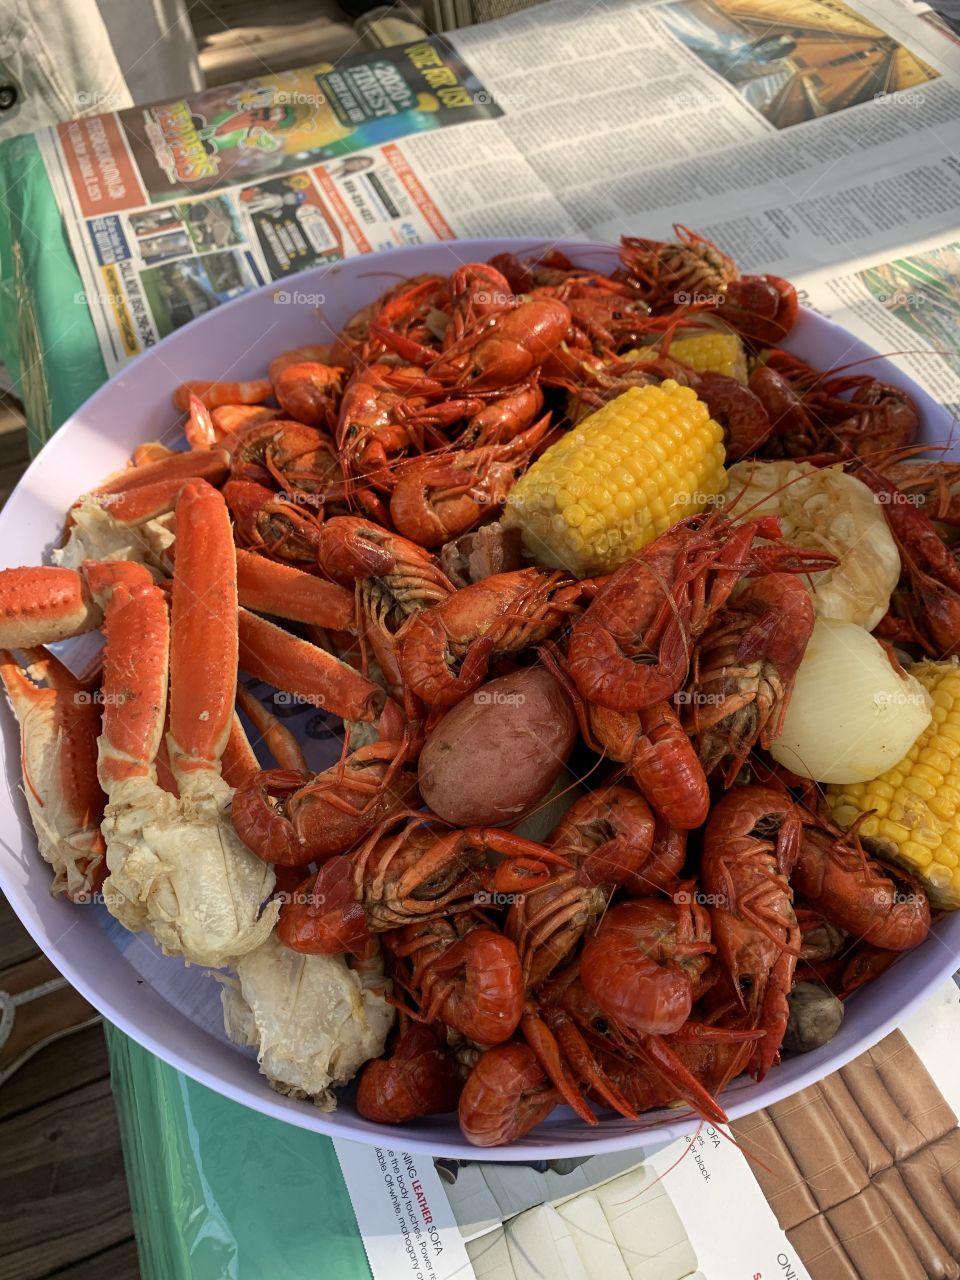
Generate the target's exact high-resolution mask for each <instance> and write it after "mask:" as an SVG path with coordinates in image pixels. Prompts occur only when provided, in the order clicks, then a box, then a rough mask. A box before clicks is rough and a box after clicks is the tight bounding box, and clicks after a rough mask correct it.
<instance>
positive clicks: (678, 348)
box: [624, 333, 747, 384]
mask: <svg viewBox="0 0 960 1280" xmlns="http://www.w3.org/2000/svg"><path fill="white" fill-rule="evenodd" d="M659 354H660V346H659V343H657V344H655V345H653V346H650V347H637V348H635V349H634V350H633V351H628V352H627V354H626V355H625V356H624V359H625V360H655V359H656V358H657V356H658V355H659ZM667 355H668V357H669V358H670V359H671V360H679V362H680V363H681V364H685V365H688V366H689V367H690V368H691V369H695V370H696V371H697V373H722V374H725V375H726V376H727V377H728V378H735V379H736V381H737V382H742V383H744V384H746V382H747V354H746V352H745V351H744V349H743V343H742V342H741V341H740V339H739V337H738V336H737V335H736V334H735V333H703V334H697V336H696V337H695V338H674V339H673V340H672V341H671V342H670V344H669V346H668V347H667Z"/></svg>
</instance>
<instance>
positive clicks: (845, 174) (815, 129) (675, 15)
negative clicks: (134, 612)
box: [40, 0, 960, 404]
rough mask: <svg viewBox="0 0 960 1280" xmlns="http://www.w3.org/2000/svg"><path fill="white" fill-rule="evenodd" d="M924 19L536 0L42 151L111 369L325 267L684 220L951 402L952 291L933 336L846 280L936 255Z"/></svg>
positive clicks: (839, 2) (837, 10) (951, 210)
mask: <svg viewBox="0 0 960 1280" xmlns="http://www.w3.org/2000/svg"><path fill="white" fill-rule="evenodd" d="M918 9H919V11H917V10H918ZM929 18H930V14H929V13H927V12H925V11H923V6H916V5H912V4H906V3H900V2H898V0H870V3H869V4H868V3H865V2H858V3H846V0H666V2H664V0H656V2H654V0H648V2H647V3H637V2H636V0H605V3H604V4H603V5H597V6H593V7H590V8H588V9H586V10H585V9H584V6H582V5H580V4H578V3H575V2H574V0H554V2H553V3H548V4H543V5H540V6H538V7H537V8H536V9H534V10H528V11H525V12H523V13H519V14H516V15H514V16H512V17H510V18H506V19H503V20H501V21H499V22H492V23H485V24H481V25H479V26H476V27H468V28H464V29H463V30H460V31H457V32H456V33H454V34H453V35H452V36H449V37H446V38H441V37H433V38H431V39H424V40H422V41H418V42H416V43H414V44H412V45H407V46H402V47H400V48H398V49H395V50H387V51H381V52H380V53H376V54H372V53H368V54H360V55H356V56H353V57H350V58H346V59H341V60H340V62H338V63H337V64H336V66H333V65H332V64H322V65H320V66H316V67H310V68H305V69H302V70H299V71H293V72H287V73H284V74H283V75H280V76H266V77H257V78H256V79H254V80H251V81H247V82H244V83H242V84H238V85H233V86H226V87H222V88H218V89H213V90H208V91H206V92H204V93H200V94H196V95H193V96H192V97H190V98H185V99H181V100H179V101H177V102H173V103H166V104H160V105H157V106H153V107H147V108H132V109H130V110H128V111H123V112H119V113H116V114H108V115H103V116H98V117H90V118H86V119H84V120H80V121H74V122H72V123H70V124H67V125H63V126H61V127H60V128H59V129H57V130H48V131H45V132H44V133H43V134H42V135H40V140H41V147H42V151H43V154H44V158H45V161H46V164H47V168H48V171H49V173H50V176H51V180H52V182H53V184H54V188H55V191H56V193H57V196H58V200H59V202H60V204H61V207H62V208H63V210H64V214H65V218H66V221H67V224H68V227H69V231H70V236H71V243H72V245H73V248H74V250H75V253H76V256H77V259H78V262H79V264H80V270H81V275H82V278H83V283H84V291H85V292H84V295H83V296H82V297H81V298H78V301H79V302H84V301H85V302H86V303H87V305H88V306H89V308H90V311H91V315H92V316H93V318H94V322H95V325H96V329H97V333H98V337H99V339H100V343H101V348H102V350H103V353H104V358H105V361H106V363H107V367H108V370H109V371H111V372H113V371H114V370H115V369H117V368H118V367H119V366H120V364H122V362H123V361H124V360H125V359H127V358H128V357H129V356H131V355H134V354H136V353H137V352H138V351H141V350H143V349H144V348H145V347H147V346H149V345H151V344H152V343H153V342H155V341H156V340H157V339H158V338H159V337H162V336H164V335H165V334H166V333H169V332H170V331H171V330H172V329H174V328H177V327H178V326H179V325H181V324H183V323H186V322H187V321H188V320H190V319H192V318H193V317H194V316H195V315H198V314H200V313H202V312H204V311H207V310H209V309H211V308H212V307H215V306H217V305H218V304H219V303H221V302H223V301H225V300H227V299H228V298H231V297H235V296H237V295H238V294H240V293H242V292H244V291H246V290H248V289H250V288H253V287H255V286H257V285H259V284H263V283H265V282H268V281H277V280H282V279H283V278H284V277H286V276H288V275H290V274H292V273H294V272H296V271H299V270H301V269H303V268H305V267H311V266H321V267H322V266H324V265H327V264H330V263H333V262H335V261H337V260H339V259H340V258H342V257H344V256H348V255H352V254H357V253H369V252H371V251H374V250H378V249H383V248H390V247H393V246H398V245H403V244H409V243H417V242H421V241H427V240H431V239H450V238H455V237H458V238H465V237H484V236H490V237H495V236H511V235H517V236H533V237H537V238H540V237H542V238H543V239H544V241H545V242H546V243H549V242H550V241H552V240H555V239H564V238H566V239H584V238H587V239H592V240H599V241H603V242H613V243H615V242H616V241H617V240H618V239H619V237H620V236H621V235H623V234H626V233H629V234H639V235H646V236H650V237H658V238H667V237H669V236H670V235H671V234H672V231H671V228H672V225H673V224H674V223H680V224H683V225H688V226H692V227H694V228H696V229H697V230H698V231H700V232H701V233H702V234H704V235H707V236H709V237H711V238H713V239H715V240H716V241H717V242H718V243H719V244H720V245H721V247H722V248H724V249H725V250H727V251H728V252H729V253H731V254H732V255H733V256H734V258H735V259H736V260H737V262H738V263H739V264H740V266H741V268H742V269H743V270H745V271H772V272H775V273H777V274H780V275H783V276H786V277H789V278H790V279H792V280H795V281H796V282H797V283H798V284H799V285H800V287H801V288H802V289H803V290H804V294H803V296H804V300H805V301H808V302H809V303H810V304H811V305H813V306H814V307H817V308H818V309H820V310H822V311H824V312H825V313H826V314H829V315H832V316H834V317H835V318H836V319H838V320H840V321H841V322H842V323H848V322H849V323H850V327H851V328H852V329H853V330H854V332H856V333H857V335H858V336H861V337H864V338H866V339H867V340H869V341H872V342H876V343H880V338H881V336H882V335H887V334H889V335H891V337H892V336H893V334H894V330H895V329H896V334H895V336H896V342H895V343H892V342H891V341H884V342H883V343H882V344H880V345H881V349H883V350H895V351H899V352H907V351H910V350H911V349H914V348H915V349H923V350H924V351H926V350H928V349H933V348H932V347H930V346H929V344H931V343H933V344H934V346H935V347H937V349H938V350H939V351H940V352H941V354H940V355H933V356H929V357H928V356H915V357H910V358H909V359H908V357H907V356H906V355H904V356H903V357H902V364H903V367H904V368H905V369H906V370H907V371H908V372H910V373H911V374H912V375H913V376H914V377H916V378H917V379H918V381H920V382H921V384H922V385H924V386H925V387H926V388H927V389H928V390H930V391H931V392H932V393H933V394H934V395H937V396H939V397H940V398H941V399H943V400H944V401H945V402H946V403H948V404H954V403H956V402H957V400H958V392H957V386H956V378H957V373H956V369H955V367H954V366H952V365H951V363H950V360H949V358H947V356H946V355H944V352H946V351H947V350H948V349H947V348H946V347H945V346H940V345H939V344H941V343H942V342H943V339H944V334H945V333H947V332H948V331H949V332H953V330H954V328H955V324H956V312H955V310H952V315H953V317H954V318H953V320H951V321H950V323H949V324H948V323H947V321H946V320H945V319H944V318H943V317H945V316H946V315H948V314H950V313H951V309H952V308H953V307H954V299H953V298H952V296H951V297H945V296H944V295H945V294H948V293H949V291H948V290H943V289H940V290H938V291H937V308H938V314H939V315H940V317H941V320H940V322H939V323H932V324H927V323H926V322H924V324H923V325H920V326H919V327H918V325H917V323H916V313H917V311H918V310H922V308H918V307H917V306H914V307H913V318H914V323H912V324H910V323H907V322H906V321H903V320H902V317H895V319H897V318H899V319H900V320H901V325H900V327H898V326H897V325H896V324H895V323H891V319H890V312H891V308H890V306H889V305H888V302H887V300H886V295H884V297H883V298H882V299H881V298H878V297H877V296H876V292H875V291H871V290H870V288H869V287H867V285H866V284H865V283H864V281H862V280H859V281H854V280H852V279H849V280H848V277H851V272H850V271H849V270H848V268H847V264H848V263H853V262H857V263H858V264H861V265H858V266H857V268H856V269H855V270H854V272H853V275H856V272H858V271H860V270H866V271H870V270H881V271H884V272H893V273H894V274H896V273H897V272H899V271H901V268H899V267H894V266H892V265H891V264H894V263H899V262H903V261H905V260H907V259H910V258H914V257H916V256H917V255H918V254H921V255H922V254H925V253H928V252H930V251H932V249H934V248H936V245H937V244H938V243H939V245H940V247H941V249H942V252H943V253H944V254H946V255H947V257H946V258H945V259H944V260H943V261H942V262H940V267H943V269H944V270H946V269H947V264H948V260H949V253H950V249H949V246H950V244H951V243H952V241H953V239H954V238H955V237H954V236H953V230H954V223H955V221H956V209H957V207H958V205H960V161H958V159H957V156H956V154H955V151H954V150H953V140H954V139H955V137H956V136H957V133H958V129H960V46H958V44H957V42H956V41H955V39H954V38H953V37H952V34H951V33H950V32H949V30H948V29H947V28H946V27H945V26H943V25H942V24H936V23H933V22H931V21H929ZM937 261H939V260H937ZM936 269H937V270H939V269H940V268H939V267H937V268H936ZM808 277H809V278H808ZM841 280H846V281H848V282H847V283H846V284H840V283H838V282H839V281H841ZM831 281H832V282H833V283H829V282H831ZM838 290H839V292H838ZM851 290H853V291H857V290H860V292H861V294H862V296H860V297H859V298H858V305H856V306H854V305H853V303H852V296H851V293H850V291H851ZM905 292H907V293H910V292H913V293H916V290H913V291H911V290H906V291H905ZM884 313H887V314H886V315H885V314H884ZM951 326H952V327H951ZM908 330H909V333H908V332H907V331H908Z"/></svg>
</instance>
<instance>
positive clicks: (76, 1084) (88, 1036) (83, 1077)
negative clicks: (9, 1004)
mask: <svg viewBox="0 0 960 1280" xmlns="http://www.w3.org/2000/svg"><path fill="white" fill-rule="evenodd" d="M0 985H2V984H0ZM109 1074H110V1063H109V1061H108V1059H107V1046H106V1043H105V1041H104V1038H103V1028H102V1027H100V1026H96V1027H85V1028H84V1029H83V1030H82V1031H77V1032H75V1033H74V1034H73V1035H69V1036H65V1037H64V1038H63V1039H62V1040H57V1041H56V1042H55V1043H54V1044H49V1045H47V1047H46V1048H45V1049H41V1050H40V1051H39V1052H38V1053H37V1054H35V1055H34V1056H33V1057H32V1058H31V1059H30V1060H29V1061H28V1062H26V1063H25V1064H24V1065H23V1066H22V1067H21V1068H20V1070H19V1071H18V1072H17V1073H16V1074H15V1075H14V1076H12V1077H11V1078H10V1079H9V1080H8V1081H7V1083H6V1084H5V1085H4V1086H3V1088H2V1089H0V1121H4V1120H7V1119H8V1118H10V1117H11V1116H16V1115H19V1114H20V1113H21V1112H22V1111H28V1110H29V1109H30V1108H31V1107H36V1106H40V1105H41V1104H43V1103H45V1102H52V1101H54V1100H55V1099H56V1098H62V1097H63V1096H64V1094H67V1093H70V1092H71V1090H73V1089H78V1088H82V1087H83V1086H84V1085H88V1084H93V1083H95V1082H96V1081H97V1080H105V1079H106V1078H107V1077H108V1076H109ZM2 1134H3V1129H2V1127H0V1136H2Z"/></svg>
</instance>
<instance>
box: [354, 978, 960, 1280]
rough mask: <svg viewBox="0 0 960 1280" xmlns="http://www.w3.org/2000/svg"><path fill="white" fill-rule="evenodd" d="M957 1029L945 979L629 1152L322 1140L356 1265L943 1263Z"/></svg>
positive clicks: (953, 1243) (487, 1277)
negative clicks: (339, 1174)
mask: <svg viewBox="0 0 960 1280" xmlns="http://www.w3.org/2000/svg"><path fill="white" fill-rule="evenodd" d="M958 1031H960V1004H958V991H957V987H956V985H955V984H954V983H953V982H950V983H947V984H946V985H944V986H943V987H942V988H941V989H940V990H939V991H938V992H936V993H935V994H934V995H933V996H931V997H930V998H929V1000H927V1001H925V1002H924V1003H923V1004H922V1005H921V1006H920V1007H919V1009H918V1010H917V1011H916V1012H915V1013H913V1014H912V1015H910V1017H908V1018H907V1019H906V1020H905V1021H904V1023H903V1025H902V1027H901V1028H900V1030H898V1031H894V1032H892V1033H891V1034H890V1035H889V1036H887V1037H886V1038H885V1039H884V1040H882V1041H881V1042H880V1043H879V1044H878V1045H877V1046H875V1047H874V1048H873V1049H870V1050H868V1051H867V1052H866V1053H864V1054H862V1055H861V1056H860V1057H859V1058H856V1059H854V1061H853V1062H851V1063H849V1064H848V1065H847V1066H846V1067H843V1068H841V1069H840V1070H839V1071H837V1072H835V1073H833V1074H832V1075H830V1076H827V1077H826V1078H825V1079H824V1080H822V1081H820V1082H819V1083H818V1084H816V1085H812V1086H810V1087H808V1088H807V1089H804V1090H802V1091H801V1092H800V1093H798V1094H795V1095H793V1097H791V1098H786V1099H784V1100H783V1101H782V1102H779V1103H775V1104H774V1105H773V1106H771V1107H770V1108H768V1109H767V1110H765V1111H760V1112H758V1113H756V1114H755V1115H753V1116H749V1117H747V1118H746V1119H744V1120H742V1121H739V1122H737V1123H736V1124H734V1125H733V1126H732V1127H731V1129H730V1131H727V1130H726V1129H724V1130H722V1131H721V1130H717V1129H713V1128H711V1127H709V1126H706V1125H704V1126H701V1127H700V1128H699V1129H697V1130H696V1131H695V1132H692V1133H691V1134H690V1135H689V1136H688V1137H686V1138H681V1139H678V1140H677V1141H676V1142H672V1143H670V1144H669V1145H668V1146H662V1145H661V1146H660V1147H659V1148H652V1149H648V1150H647V1151H644V1150H642V1149H639V1148H638V1149H636V1150H633V1151H628V1152H623V1153H620V1154H616V1155H600V1156H589V1157H587V1158H585V1159H573V1160H558V1161H538V1160H531V1161H530V1162H528V1163H525V1164H492V1163H484V1162H483V1160H482V1153H481V1152H478V1153H477V1154H478V1157H481V1158H480V1159H478V1160H477V1161H458V1160H449V1159H443V1158H438V1159H435V1160H432V1161H431V1159H430V1157H429V1156H424V1155H410V1154H408V1153H403V1152H395V1151H385V1150H381V1149H378V1148H373V1147H364V1146H361V1145H360V1144H358V1143H353V1142H340V1141H337V1142H335V1144H334V1145H335V1146H336V1149H337V1155H338V1157H339V1159H340V1164H341V1168H342V1169H343V1173H344V1177H345V1179H346V1182H347V1187H348V1189H349V1191H350V1195H351V1198H352V1200H353V1205H354V1211H355V1213H356V1215H357V1222H358V1224H359V1226H360V1229H361V1232H362V1233H363V1237H364V1245H365V1247H366V1249H367V1254H368V1258H369V1261H370V1266H371V1270H372V1272H373V1275H374V1280H395V1278H396V1277H398V1276H401V1275H410V1276H411V1277H421V1280H422V1278H424V1277H428V1278H429V1280H453V1277H456V1278H457V1280H470V1278H471V1277H476V1278H477V1280H705V1278H706V1277H709V1280H745V1278H747V1280H775V1278H777V1277H779V1280H856V1278H857V1277H858V1276H869V1277H876V1276H885V1275H891V1276H892V1275H897V1276H903V1277H907V1276H910V1277H917V1278H918V1280H919V1277H922V1276H931V1275H939V1276H947V1275H953V1274H955V1273H956V1268H957V1261H958V1260H960V1225H958V1224H960V1212H958V1210H960V1191H958V1187H957V1183H956V1177H955V1170H956V1167H957V1162H958V1159H960V1128H958V1116H960V1076H958V1074H957V1072H956V1068H955V1061H954V1054H953V1051H952V1045H953V1044H955V1042H956V1036H957V1033H958ZM731 1205H735V1206H736V1212H733V1213H732V1212H731ZM458 1234H459V1237H460V1240H459V1246H460V1247H459V1248H458V1247H456V1245H457V1243H458V1242H457V1240H456V1236H457V1235H458ZM431 1236H433V1237H434V1239H433V1243H431Z"/></svg>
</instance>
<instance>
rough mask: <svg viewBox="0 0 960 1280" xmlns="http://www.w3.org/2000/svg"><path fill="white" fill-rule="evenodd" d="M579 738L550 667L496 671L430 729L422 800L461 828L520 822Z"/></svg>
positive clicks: (422, 772) (570, 709)
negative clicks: (498, 673) (494, 676)
mask: <svg viewBox="0 0 960 1280" xmlns="http://www.w3.org/2000/svg"><path fill="white" fill-rule="evenodd" d="M576 738H577V719H576V716H575V714H574V710H573V707H572V706H571V704H570V699H569V698H568V697H567V695H566V693H565V692H564V691H563V689H562V688H561V686H560V685H559V684H558V683H557V681H556V680H555V679H554V678H553V676H552V675H551V674H550V672H549V671H547V670H546V669H545V668H544V667H525V668H523V669H522V670H520V671H515V672H513V673H512V674H511V675H507V676H499V677H498V678H497V679H496V680H490V681H488V682H487V683H486V684H485V685H483V686H481V688H479V689H477V690H475V692H474V693H472V694H470V695H469V696H468V697H466V698H464V700H463V701H462V702H458V703H457V705H456V706H455V707H453V708H451V710H450V711H448V712H447V714H446V715H445V716H444V717H443V719H442V720H441V721H440V722H439V724H437V725H436V726H435V727H434V728H433V729H432V730H431V731H430V733H429V734H428V735H427V741H426V744H425V745H424V748H423V751H422V753H421V755H420V791H421V794H422V795H423V799H424V803H425V804H427V805H428V807H429V808H430V809H432V810H433V812H434V813H436V814H438V815H439V817H441V818H445V819H446V820H447V822H452V823H454V824H455V825H456V826H460V827H466V826H497V825H502V824H510V823H514V822H517V821H518V820H519V819H520V818H521V817H522V815H523V814H524V813H526V812H527V810H528V809H530V808H531V806H533V805H535V804H536V803H537V802H538V801H539V800H541V799H543V797H544V796H545V795H546V794H547V792H548V791H549V790H550V788H551V787H552V786H553V783H554V781H555V780H556V778H557V777H558V775H559V773H560V771H561V770H562V769H563V766H564V765H565V764H566V762H567V757H568V756H569V755H570V752H571V751H572V750H573V745H574V743H575V741H576Z"/></svg>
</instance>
